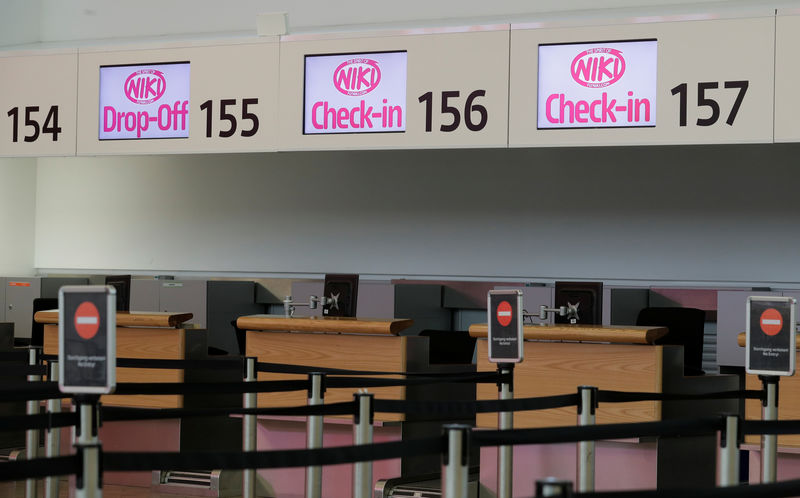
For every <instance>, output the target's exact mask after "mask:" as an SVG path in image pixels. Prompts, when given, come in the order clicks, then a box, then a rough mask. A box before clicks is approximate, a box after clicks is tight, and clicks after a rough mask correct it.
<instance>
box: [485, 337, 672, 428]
mask: <svg viewBox="0 0 800 498" xmlns="http://www.w3.org/2000/svg"><path fill="white" fill-rule="evenodd" d="M487 347H488V346H487V341H486V340H485V339H480V340H478V371H479V372H485V371H487V370H496V368H497V366H496V365H495V364H493V363H489V361H488V360H487V358H488V351H487ZM661 352H662V348H661V347H660V346H637V345H620V344H585V343H558V342H527V341H526V342H525V361H523V362H522V363H519V364H517V365H516V367H515V368H514V397H515V398H531V397H539V396H553V395H558V394H571V393H577V388H578V386H581V385H587V386H596V387H598V388H600V389H606V390H617V391H637V392H661V390H662V383H661ZM478 399H481V400H483V399H497V387H496V386H495V385H492V384H478ZM660 419H661V404H660V402H653V401H649V402H640V403H603V404H601V405H600V409H599V410H598V411H597V423H598V424H611V423H623V422H649V421H655V420H660ZM576 420H577V410H576V408H575V407H566V408H556V409H552V410H537V411H524V412H516V413H515V414H514V428H519V429H523V428H532V427H554V426H563V425H575V423H576ZM477 423H478V427H483V428H497V414H495V413H489V414H479V415H478V421H477Z"/></svg>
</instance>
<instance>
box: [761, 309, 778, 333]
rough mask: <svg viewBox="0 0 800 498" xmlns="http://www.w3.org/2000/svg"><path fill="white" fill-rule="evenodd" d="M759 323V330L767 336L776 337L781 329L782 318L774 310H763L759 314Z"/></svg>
mask: <svg viewBox="0 0 800 498" xmlns="http://www.w3.org/2000/svg"><path fill="white" fill-rule="evenodd" d="M759 323H760V324H761V330H762V331H763V332H764V333H765V334H767V335H776V334H777V333H778V332H780V331H781V329H782V328H783V318H781V314H780V312H779V311H778V310H776V309H775V308H769V309H766V310H764V312H763V313H761V318H760V319H759Z"/></svg>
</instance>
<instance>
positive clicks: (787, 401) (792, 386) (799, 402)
mask: <svg viewBox="0 0 800 498" xmlns="http://www.w3.org/2000/svg"><path fill="white" fill-rule="evenodd" d="M795 340H796V341H797V350H798V351H800V335H799V336H797V338H796V339H795ZM737 343H738V344H739V346H741V347H745V346H746V345H747V338H746V336H745V334H744V333H741V334H739V335H738V337H737ZM797 354H798V355H800V352H798V353H797ZM798 364H800V363H798V358H795V365H798ZM745 385H746V386H747V389H762V388H763V387H764V386H763V384H762V383H761V381H760V380H759V378H758V375H750V374H748V375H747V379H746V381H745ZM745 418H746V419H747V420H761V401H759V400H757V399H748V400H747V401H746V402H745ZM778 420H800V377H798V376H797V374H795V375H792V376H791V377H780V381H779V383H778ZM759 441H761V437H760V436H757V435H752V436H745V443H748V444H758V443H759ZM778 446H779V447H782V448H785V449H787V450H790V451H791V452H793V453H796V452H798V451H800V434H789V435H782V436H778Z"/></svg>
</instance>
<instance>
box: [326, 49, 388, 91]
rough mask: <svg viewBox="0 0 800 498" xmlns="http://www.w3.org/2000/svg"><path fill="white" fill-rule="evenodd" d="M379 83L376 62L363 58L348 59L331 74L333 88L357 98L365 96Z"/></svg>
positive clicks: (379, 77)
mask: <svg viewBox="0 0 800 498" xmlns="http://www.w3.org/2000/svg"><path fill="white" fill-rule="evenodd" d="M380 82H381V68H380V67H379V66H378V61H375V60H372V59H365V58H355V59H349V60H346V61H344V62H342V63H341V64H339V67H337V68H336V70H335V71H334V72H333V86H335V87H336V89H337V90H339V91H340V92H341V93H343V94H345V95H350V96H353V97H357V96H359V95H366V94H368V93H369V92H371V91H372V90H375V88H377V87H378V84H379V83H380Z"/></svg>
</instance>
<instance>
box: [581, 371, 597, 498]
mask: <svg viewBox="0 0 800 498" xmlns="http://www.w3.org/2000/svg"><path fill="white" fill-rule="evenodd" d="M596 410H597V388H596V387H592V386H579V387H578V425H594V424H595V419H596V416H595V414H596ZM594 449H595V444H594V441H580V442H578V479H577V488H578V492H580V493H586V492H589V491H594V468H595V465H594Z"/></svg>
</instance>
